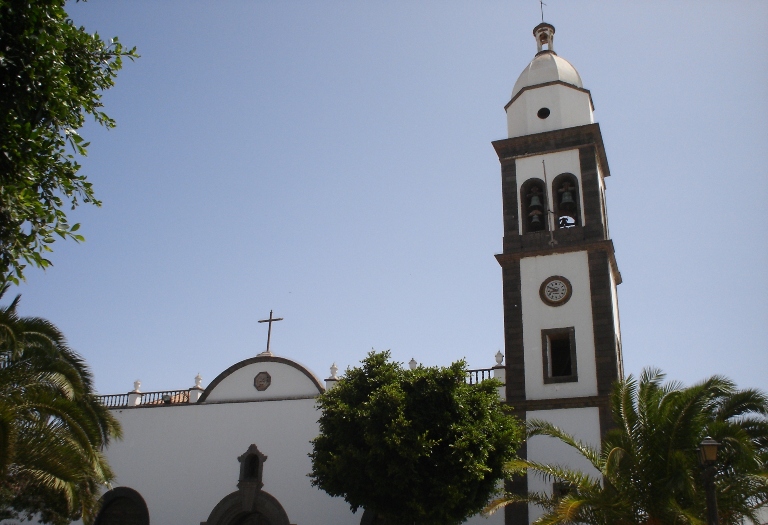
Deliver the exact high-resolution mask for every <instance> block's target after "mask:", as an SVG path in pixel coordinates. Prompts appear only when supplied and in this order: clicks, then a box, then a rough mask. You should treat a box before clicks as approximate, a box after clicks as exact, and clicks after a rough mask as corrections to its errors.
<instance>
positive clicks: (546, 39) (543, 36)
mask: <svg viewBox="0 0 768 525" xmlns="http://www.w3.org/2000/svg"><path fill="white" fill-rule="evenodd" d="M533 36H535V37H536V47H537V50H538V52H539V53H541V52H542V51H549V52H551V53H554V52H555V48H554V42H555V26H553V25H552V24H548V23H546V22H542V23H540V24H539V25H537V26H536V27H534V28H533Z"/></svg>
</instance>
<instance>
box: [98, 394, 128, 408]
mask: <svg viewBox="0 0 768 525" xmlns="http://www.w3.org/2000/svg"><path fill="white" fill-rule="evenodd" d="M96 399H97V400H98V402H99V403H101V404H102V405H104V406H105V407H107V408H113V407H125V406H128V394H110V395H106V396H96Z"/></svg>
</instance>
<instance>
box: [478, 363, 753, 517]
mask: <svg viewBox="0 0 768 525" xmlns="http://www.w3.org/2000/svg"><path fill="white" fill-rule="evenodd" d="M663 380H664V375H663V374H662V373H661V372H659V371H658V370H652V369H648V370H644V371H643V373H642V374H641V376H640V380H639V382H636V381H635V379H634V378H633V377H632V376H629V377H628V378H627V379H625V380H622V381H620V382H618V383H617V384H616V386H615V388H614V391H613V394H612V397H611V409H612V415H613V420H614V422H615V423H616V427H615V428H614V429H612V430H610V431H609V432H608V433H607V434H606V436H605V437H604V439H603V443H602V447H601V449H600V450H596V449H594V448H592V447H590V446H588V445H585V444H584V443H581V442H579V441H577V440H576V439H574V438H573V437H572V436H570V435H568V434H567V433H565V432H563V431H562V430H560V429H558V428H556V427H554V426H552V425H551V424H549V423H547V422H544V421H531V422H529V425H528V436H529V437H530V436H550V437H553V438H556V439H559V440H561V441H562V442H564V443H566V444H567V445H570V446H571V447H573V448H574V449H575V450H576V451H578V452H579V453H580V454H581V455H582V456H583V457H585V458H586V459H587V460H589V462H590V463H591V464H592V465H593V466H594V468H595V469H596V470H597V471H598V472H599V474H600V476H594V475H590V474H585V473H584V472H581V471H578V470H573V469H570V468H568V467H565V466H560V465H549V464H544V463H537V462H533V461H527V460H522V459H518V460H515V461H512V462H510V464H509V470H510V472H511V473H512V474H522V473H525V472H526V471H532V472H534V473H536V474H538V475H541V476H543V477H544V478H545V479H548V480H550V481H558V482H564V483H566V484H567V485H566V486H568V487H569V489H570V490H568V491H567V494H566V495H564V496H559V495H553V494H550V493H532V494H529V495H527V496H524V495H513V494H508V495H506V496H505V497H503V498H501V499H499V500H497V501H495V502H494V503H493V504H491V505H490V506H489V507H488V509H487V510H488V511H490V512H493V511H495V510H497V509H498V508H500V507H502V506H504V505H507V504H509V503H513V502H525V501H529V502H534V503H537V504H539V505H540V506H542V507H543V508H544V509H545V511H546V513H545V514H544V515H543V516H542V517H541V518H540V519H538V520H537V521H536V522H535V523H536V524H537V525H544V524H548V525H549V524H551V525H554V524H575V523H587V524H594V525H704V524H705V523H706V512H705V511H706V509H705V501H706V500H705V493H704V486H703V482H702V478H701V467H700V465H699V462H698V459H697V454H696V449H697V447H698V446H699V443H701V441H702V440H703V439H704V438H705V437H706V436H711V437H712V438H714V439H715V440H717V441H718V442H720V443H721V444H722V446H721V447H720V451H719V454H718V461H717V471H716V475H715V482H716V486H717V503H718V510H719V517H720V523H721V524H722V525H736V524H742V523H745V521H744V520H749V521H751V522H752V523H755V524H757V523H760V521H759V519H758V516H757V514H756V512H757V510H758V509H759V508H760V507H762V506H764V505H766V504H768V419H767V418H766V416H768V398H766V395H765V394H764V393H762V392H760V391H758V390H751V389H748V390H737V389H736V386H735V385H734V383H733V382H732V381H730V380H728V379H725V378H723V377H720V376H713V377H711V378H709V379H707V380H705V381H702V382H701V383H698V384H696V385H693V386H690V387H683V385H682V384H680V383H678V382H669V383H664V382H663Z"/></svg>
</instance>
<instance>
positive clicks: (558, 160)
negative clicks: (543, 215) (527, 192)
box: [515, 149, 584, 235]
mask: <svg viewBox="0 0 768 525" xmlns="http://www.w3.org/2000/svg"><path fill="white" fill-rule="evenodd" d="M542 161H544V164H543V165H542V163H541V162H542ZM544 166H546V167H547V178H546V180H544ZM561 173H571V174H573V175H574V176H575V177H576V180H577V181H578V183H579V191H578V193H579V210H580V215H581V218H580V221H581V224H582V225H583V224H584V197H583V193H584V192H583V191H582V188H583V184H582V182H581V163H580V162H579V150H578V149H569V150H565V151H557V152H554V153H546V154H544V155H532V156H530V157H522V158H519V159H516V160H515V177H516V178H517V187H518V188H521V187H522V186H523V184H525V182H526V181H527V180H528V179H540V180H543V181H544V182H545V183H546V186H547V209H550V210H554V209H555V205H554V201H553V199H554V195H553V191H552V181H554V180H555V177H557V176H558V175H560V174H561ZM518 213H519V212H518ZM547 220H549V227H550V229H554V222H553V221H554V219H553V217H552V214H551V213H548V214H547ZM522 222H523V221H518V226H517V228H518V233H519V234H520V235H522V234H523V225H522Z"/></svg>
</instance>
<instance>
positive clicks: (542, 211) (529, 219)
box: [520, 179, 549, 233]
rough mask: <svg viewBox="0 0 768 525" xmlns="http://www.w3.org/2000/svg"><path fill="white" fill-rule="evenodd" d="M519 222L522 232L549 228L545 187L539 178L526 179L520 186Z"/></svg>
mask: <svg viewBox="0 0 768 525" xmlns="http://www.w3.org/2000/svg"><path fill="white" fill-rule="evenodd" d="M520 208H521V209H520V222H521V224H522V226H523V233H532V232H537V231H542V230H548V229H549V220H548V218H547V187H546V185H545V184H544V181H543V180H541V179H528V180H527V181H525V182H524V183H523V185H522V187H521V188H520Z"/></svg>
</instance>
